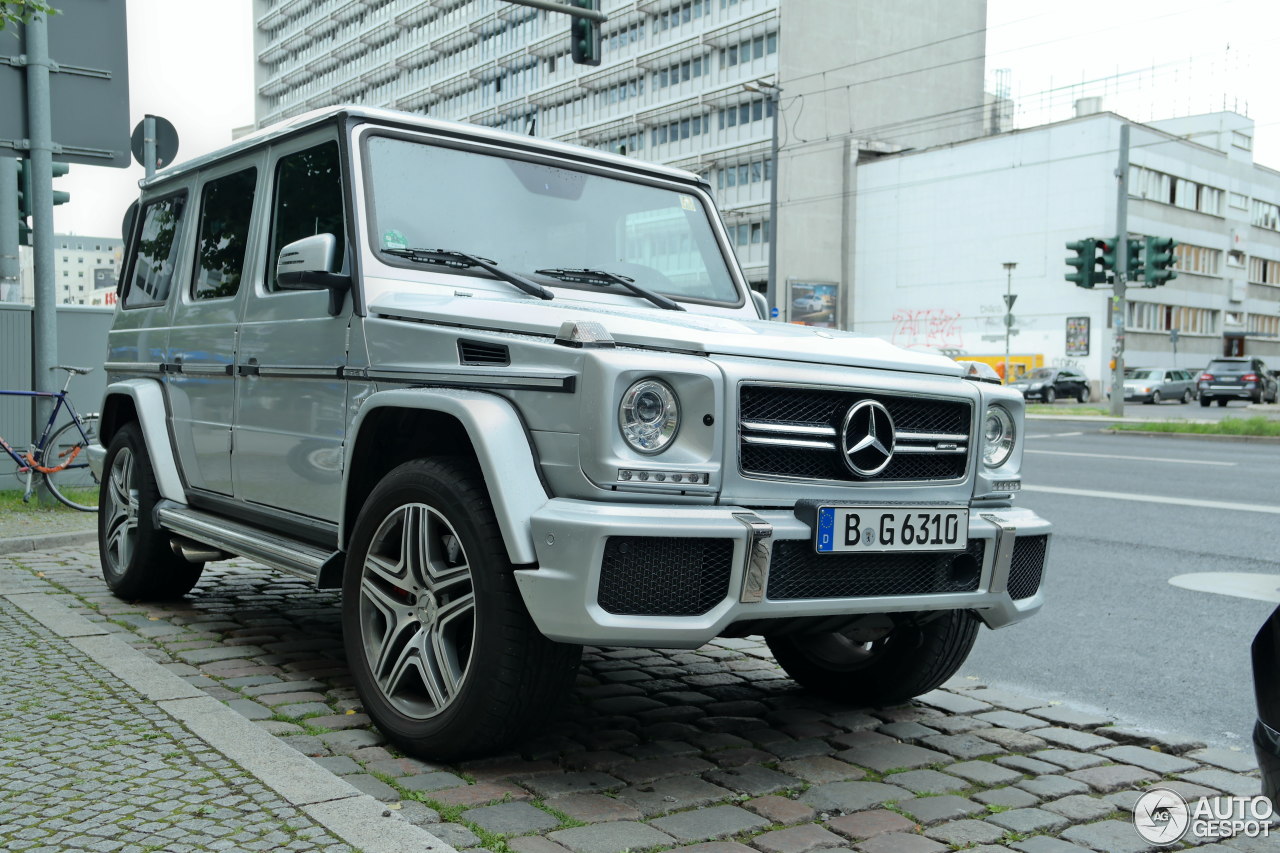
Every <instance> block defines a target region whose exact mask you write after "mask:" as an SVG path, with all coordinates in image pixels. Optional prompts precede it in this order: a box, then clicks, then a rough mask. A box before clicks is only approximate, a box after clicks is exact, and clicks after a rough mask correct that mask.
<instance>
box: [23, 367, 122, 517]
mask: <svg viewBox="0 0 1280 853" xmlns="http://www.w3.org/2000/svg"><path fill="white" fill-rule="evenodd" d="M49 369H50V370H65V371H67V381H66V382H64V383H63V385H62V390H61V391H6V390H3V389H0V396H6V397H35V398H45V399H52V400H56V401H57V402H55V403H54V405H53V411H51V412H50V413H49V421H48V423H46V424H45V425H44V430H43V432H41V433H40V439H39V440H38V441H36V442H35V443H34V444H32V445H31V446H30V447H29V448H28V449H27V452H26V453H25V454H21V453H19V452H18V451H16V450H14V449H13V447H12V445H10V444H9V443H8V442H7V441H5V440H4V437H3V436H0V449H2V450H4V452H5V453H8V454H9V457H10V458H11V459H13V461H14V463H15V464H16V465H17V466H18V470H17V471H16V472H15V474H16V476H18V477H19V478H23V481H24V483H25V490H24V492H23V495H22V502H23V503H27V502H28V501H30V500H31V495H32V494H33V493H34V492H35V489H36V486H37V485H39V483H40V478H43V479H44V483H45V485H46V486H48V487H49V493H50V494H52V495H53V496H54V497H55V498H57V499H58V500H59V501H61V502H62V503H64V504H66V505H67V506H69V507H71V508H72V509H78V510H80V511H81V512H97V511H98V478H97V476H95V475H94V473H93V471H92V470H91V469H90V468H89V458H88V454H86V453H85V449H86V448H87V447H88V446H89V445H90V444H91V443H93V442H94V441H95V440H96V439H97V435H98V415H97V414H96V413H95V414H86V415H81V414H78V413H77V412H76V409H75V406H73V405H71V398H70V397H68V396H67V389H68V388H69V387H71V380H72V379H73V378H74V377H75V376H76V375H77V374H79V375H83V374H85V373H90V372H91V371H92V370H93V368H91V367H71V366H69V365H64V364H59V365H56V366H54V367H51V368H49ZM64 406H65V407H66V409H67V413H68V414H69V415H71V421H70V422H69V423H66V424H63V425H62V426H60V427H58V429H56V430H55V429H54V428H53V426H54V424H55V423H57V421H58V415H59V414H60V413H61V412H62V408H63V407H64ZM50 463H55V464H50Z"/></svg>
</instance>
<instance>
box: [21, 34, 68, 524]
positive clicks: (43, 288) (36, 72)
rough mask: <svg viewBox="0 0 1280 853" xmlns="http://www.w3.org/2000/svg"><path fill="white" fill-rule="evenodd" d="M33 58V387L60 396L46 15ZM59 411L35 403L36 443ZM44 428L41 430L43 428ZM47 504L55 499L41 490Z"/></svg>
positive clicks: (31, 47)
mask: <svg viewBox="0 0 1280 853" xmlns="http://www.w3.org/2000/svg"><path fill="white" fill-rule="evenodd" d="M23 30H24V34H25V42H26V44H25V49H26V55H27V133H28V145H29V146H30V155H29V157H28V160H27V165H28V166H29V167H30V168H31V195H32V199H31V237H32V252H31V256H32V262H33V266H34V268H35V310H34V311H33V312H32V315H31V322H32V327H31V340H32V350H33V351H32V354H31V355H32V358H31V372H32V374H33V375H32V378H31V388H32V390H35V391H56V390H58V388H59V387H60V386H57V385H56V384H55V380H54V376H53V374H52V373H51V371H52V369H53V366H54V365H55V364H57V362H58V314H57V311H58V306H57V291H56V289H55V286H54V277H53V242H54V240H53V237H54V235H53V123H52V118H51V107H50V104H49V66H50V61H49V32H48V19H47V18H46V17H45V15H43V14H39V13H37V14H35V15H32V17H31V21H30V23H28V24H26V26H25V27H23ZM52 409H53V402H52V400H50V399H49V398H47V397H37V398H35V405H34V406H32V407H31V411H32V416H33V421H32V430H31V435H32V438H35V437H38V436H39V429H43V427H44V424H45V423H46V422H47V420H48V418H49V413H50V411H52ZM37 426H38V428H37ZM39 498H40V502H41V503H42V504H48V503H52V502H53V497H52V496H51V495H50V494H49V492H48V490H47V489H46V488H44V486H43V485H41V487H40V490H39Z"/></svg>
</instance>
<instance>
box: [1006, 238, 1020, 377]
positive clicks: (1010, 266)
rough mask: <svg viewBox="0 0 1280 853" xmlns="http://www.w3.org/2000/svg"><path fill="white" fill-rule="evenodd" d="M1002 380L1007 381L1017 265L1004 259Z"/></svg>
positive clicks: (1015, 298)
mask: <svg viewBox="0 0 1280 853" xmlns="http://www.w3.org/2000/svg"><path fill="white" fill-rule="evenodd" d="M1003 266H1004V381H1005V384H1006V385H1007V384H1008V383H1009V336H1010V335H1011V334H1013V303H1014V301H1015V300H1017V298H1018V297H1016V296H1014V295H1013V271H1014V269H1015V268H1016V267H1017V266H1018V263H1017V262H1016V261H1005V262H1004V264H1003Z"/></svg>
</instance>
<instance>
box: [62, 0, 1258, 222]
mask: <svg viewBox="0 0 1280 853" xmlns="http://www.w3.org/2000/svg"><path fill="white" fill-rule="evenodd" d="M793 2H794V0H793ZM854 2H856V0H854ZM54 5H55V6H56V5H57V3H56V0H55V2H54ZM128 9H129V54H130V68H129V90H130V103H129V108H130V113H131V118H130V122H129V126H130V127H131V128H132V127H133V125H135V124H136V123H137V122H138V121H140V120H141V119H142V116H143V114H145V113H152V114H154V115H160V116H164V117H165V118H167V119H169V120H170V121H172V122H173V123H174V125H175V126H176V127H177V129H178V135H179V137H180V139H181V143H180V147H179V151H178V160H179V161H181V160H187V159H190V158H192V157H195V156H197V155H199V154H203V153H206V152H208V151H211V150H213V149H215V148H218V147H220V146H222V145H225V144H227V143H228V142H230V141H231V129H232V128H234V127H240V126H243V125H247V124H251V123H252V122H253V62H254V60H253V21H252V15H251V11H252V4H251V2H250V0H128ZM987 10H988V31H987V69H988V78H989V80H991V81H992V82H993V83H994V82H995V78H996V74H995V71H996V69H1001V68H1007V69H1009V73H1008V75H1007V82H1008V85H1009V89H1010V93H1011V94H1012V96H1013V98H1014V100H1015V102H1016V104H1017V113H1016V120H1017V123H1018V125H1019V126H1027V125H1034V124H1040V123H1043V122H1046V121H1056V120H1059V119H1063V118H1068V117H1069V116H1070V115H1071V114H1072V113H1071V108H1072V107H1071V105H1072V103H1073V102H1074V100H1075V99H1076V98H1078V97H1081V96H1090V95H1102V96H1103V107H1104V109H1109V110H1113V111H1115V112H1119V113H1121V114H1122V115H1126V116H1129V117H1130V118H1133V119H1135V120H1138V121H1144V120H1148V119H1152V118H1165V117H1170V116H1179V115H1192V114H1195V113H1203V112H1213V111H1216V110H1221V109H1223V108H1224V106H1225V108H1227V109H1234V110H1235V111H1237V112H1241V113H1244V114H1246V115H1249V116H1250V117H1252V118H1253V119H1254V121H1255V122H1256V123H1257V129H1256V139H1255V145H1254V157H1255V160H1256V161H1257V162H1259V163H1262V164H1263V165H1268V166H1271V167H1273V168H1280V3H1277V2H1276V0H1214V2H1205V0H1160V2H1154V0H1124V2H1118V0H1072V2H1068V3H1063V2H1061V0H988V3H987ZM783 84H784V85H785V81H783ZM140 177H142V168H141V167H140V166H134V167H132V168H129V169H105V168H101V167H90V166H72V167H71V172H70V174H68V175H67V176H66V177H65V178H59V179H58V181H57V186H58V188H59V189H66V190H69V191H70V192H71V197H72V200H71V202H70V203H69V204H65V205H61V206H59V207H57V208H55V209H54V211H55V213H54V217H55V223H56V225H57V228H58V231H59V232H62V233H68V232H70V233H76V234H85V235H91V236H115V235H117V234H118V233H119V230H120V220H121V218H122V217H123V215H124V210H125V208H126V207H127V206H128V204H129V202H130V201H131V200H132V199H133V198H135V197H136V196H137V181H138V179H139V178H140Z"/></svg>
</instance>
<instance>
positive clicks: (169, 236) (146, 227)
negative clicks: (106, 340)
mask: <svg viewBox="0 0 1280 853" xmlns="http://www.w3.org/2000/svg"><path fill="white" fill-rule="evenodd" d="M186 200H187V197H186V194H185V193H181V194H178V195H171V196H169V197H168V198H162V199H159V200H157V201H153V202H151V203H150V204H148V205H147V206H145V207H144V208H142V227H141V229H140V230H139V233H138V242H137V248H136V250H135V251H134V255H133V263H132V266H131V267H130V269H129V289H128V291H127V292H126V293H125V297H124V307H125V308H137V307H142V306H146V305H155V304H157V303H161V302H164V301H165V300H166V299H168V298H169V287H170V285H171V284H172V283H173V270H174V261H175V260H176V259H177V256H178V234H179V233H180V231H181V230H182V213H183V210H184V208H185V207H186Z"/></svg>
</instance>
